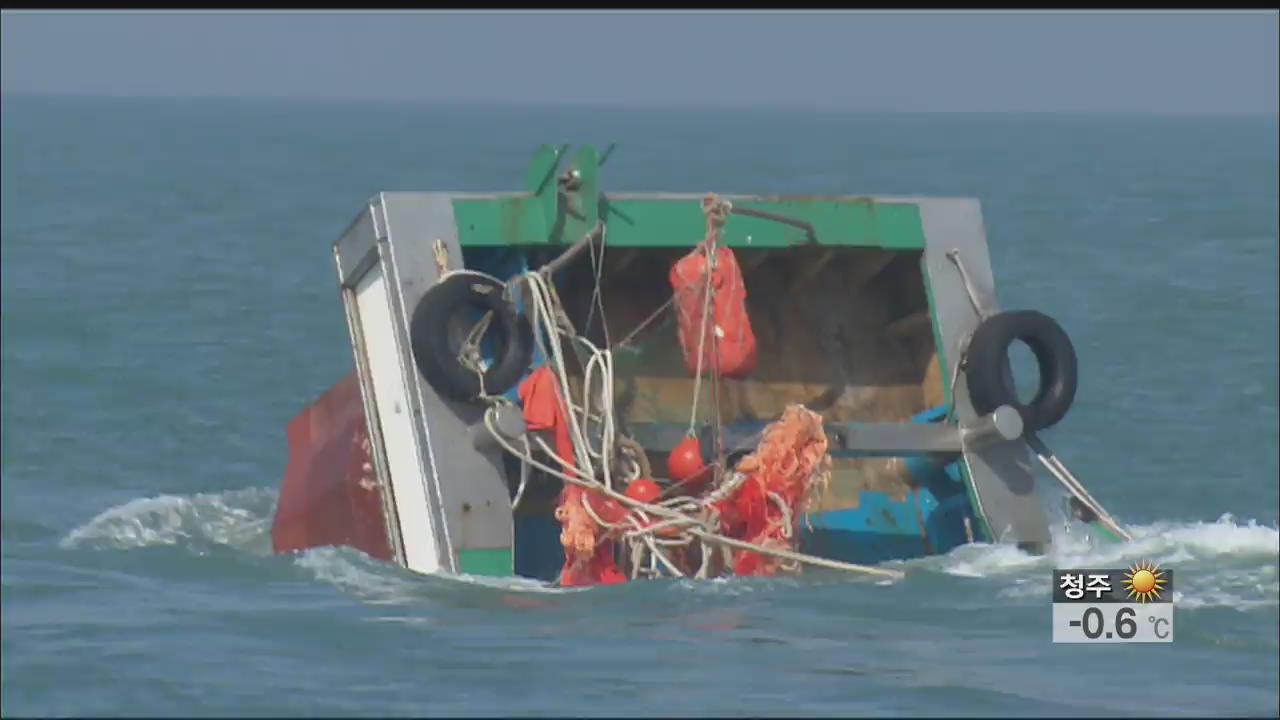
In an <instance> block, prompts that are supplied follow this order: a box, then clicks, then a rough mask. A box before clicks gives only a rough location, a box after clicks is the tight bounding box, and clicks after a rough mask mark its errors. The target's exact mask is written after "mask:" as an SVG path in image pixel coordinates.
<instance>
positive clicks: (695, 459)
mask: <svg viewBox="0 0 1280 720" xmlns="http://www.w3.org/2000/svg"><path fill="white" fill-rule="evenodd" d="M709 469H710V468H708V467H707V465H706V463H704V462H703V461H702V442H701V441H700V440H698V437H697V436H696V435H686V436H685V438H684V439H683V440H681V441H680V442H679V443H676V446H675V447H674V448H672V449H671V453H670V454H669V455H667V476H668V477H670V478H671V479H672V480H674V481H676V483H678V484H680V485H699V484H701V482H702V481H703V480H705V479H706V478H707V477H709V476H710V473H708V472H707V470H709Z"/></svg>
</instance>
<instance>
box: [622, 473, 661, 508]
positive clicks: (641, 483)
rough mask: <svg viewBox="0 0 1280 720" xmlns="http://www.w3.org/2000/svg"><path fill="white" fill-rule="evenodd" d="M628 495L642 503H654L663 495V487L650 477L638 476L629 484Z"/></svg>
mask: <svg viewBox="0 0 1280 720" xmlns="http://www.w3.org/2000/svg"><path fill="white" fill-rule="evenodd" d="M626 496H627V497H629V498H631V499H632V500H636V501H639V502H642V503H652V502H654V501H655V500H657V499H658V498H659V497H662V488H660V487H658V483H656V482H654V481H652V480H650V479H649V478H644V477H642V478H636V479H635V480H632V481H631V484H630V485H627V492H626Z"/></svg>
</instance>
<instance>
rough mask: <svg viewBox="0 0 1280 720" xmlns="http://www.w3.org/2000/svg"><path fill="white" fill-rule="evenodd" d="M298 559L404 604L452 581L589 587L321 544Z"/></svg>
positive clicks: (361, 592) (343, 583)
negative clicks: (394, 561) (412, 567)
mask: <svg viewBox="0 0 1280 720" xmlns="http://www.w3.org/2000/svg"><path fill="white" fill-rule="evenodd" d="M295 562H296V563H297V565H298V566H299V567H301V568H304V569H306V570H307V571H308V572H310V573H311V574H312V575H314V576H315V578H316V579H317V580H320V581H322V582H327V583H330V584H332V585H335V586H337V587H338V588H340V589H342V590H343V591H344V592H349V593H351V594H353V595H355V596H357V597H359V598H360V599H361V600H363V601H365V602H368V603H370V604H374V605H405V604H411V603H420V602H424V601H427V600H429V599H430V598H431V597H432V596H433V595H435V594H438V593H439V592H441V591H447V589H448V588H449V585H453V586H455V587H463V586H468V585H474V586H480V587H486V588H491V589H494V590H501V591H504V592H518V593H535V594H564V593H573V592H583V591H586V590H589V589H590V588H587V587H573V588H561V587H553V586H551V585H548V584H546V583H543V582H540V581H538V580H531V579H529V578H522V577H492V576H481V575H452V574H448V573H436V574H432V575H422V574H417V573H414V572H412V571H409V570H405V569H403V568H400V567H397V566H393V565H390V564H387V563H384V562H381V561H378V560H374V559H372V558H370V557H368V556H367V555H364V554H363V553H361V552H359V551H356V550H352V549H350V548H335V547H322V548H313V549H311V550H307V551H304V552H302V553H299V554H298V555H297V556H296V559H295Z"/></svg>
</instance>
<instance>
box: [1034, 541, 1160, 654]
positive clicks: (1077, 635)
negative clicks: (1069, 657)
mask: <svg viewBox="0 0 1280 720" xmlns="http://www.w3.org/2000/svg"><path fill="white" fill-rule="evenodd" d="M1053 641H1054V642H1055V643H1167V642H1173V570H1166V569H1163V568H1161V567H1160V566H1159V565H1157V564H1155V563H1153V562H1151V561H1150V560H1139V561H1137V562H1134V563H1133V564H1132V565H1130V566H1129V567H1128V568H1127V569H1112V568H1107V569H1100V570H1097V569H1088V568H1080V569H1071V570H1054V571H1053Z"/></svg>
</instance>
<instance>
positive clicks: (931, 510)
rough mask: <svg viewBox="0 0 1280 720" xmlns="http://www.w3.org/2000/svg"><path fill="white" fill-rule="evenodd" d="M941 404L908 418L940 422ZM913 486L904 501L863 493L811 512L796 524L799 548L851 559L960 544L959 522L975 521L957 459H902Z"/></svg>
mask: <svg viewBox="0 0 1280 720" xmlns="http://www.w3.org/2000/svg"><path fill="white" fill-rule="evenodd" d="M946 414H947V406H945V405H940V406H938V407H935V408H930V409H928V410H926V411H924V412H922V413H920V414H918V415H916V416H915V417H913V418H911V422H941V421H942V420H943V419H944V418H945V417H946ZM905 462H906V465H907V469H908V470H909V471H910V472H911V474H912V475H913V476H915V479H916V481H917V482H918V483H919V488H918V489H916V490H913V491H911V492H909V493H908V494H907V496H906V498H905V499H904V500H894V499H893V498H891V497H889V495H887V494H886V493H882V492H872V491H863V492H862V493H860V500H859V503H858V507H856V508H849V509H847V510H827V511H824V512H818V513H811V514H809V515H808V516H807V518H806V522H804V523H802V524H801V536H800V538H801V541H800V542H801V545H800V547H801V549H802V550H804V551H805V552H808V553H811V554H814V555H820V556H822V557H829V558H833V559H836V560H844V561H846V562H855V563H877V562H883V561H885V560H908V559H911V558H917V557H924V556H926V555H934V554H941V553H946V552H949V551H951V550H952V549H953V548H955V547H957V546H959V545H963V544H965V542H967V539H966V537H965V529H964V520H965V518H966V517H968V518H969V524H970V526H971V527H972V528H973V532H974V533H975V539H979V538H978V537H977V535H976V533H977V532H978V530H977V528H978V522H977V520H976V518H975V517H974V513H973V506H972V503H970V502H969V496H968V494H967V493H966V492H965V487H964V482H963V478H962V477H961V475H960V464H959V462H958V461H957V462H952V463H949V464H947V465H945V466H938V465H937V464H935V463H934V462H933V461H931V460H930V458H929V456H928V455H912V456H907V457H906V458H905Z"/></svg>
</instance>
